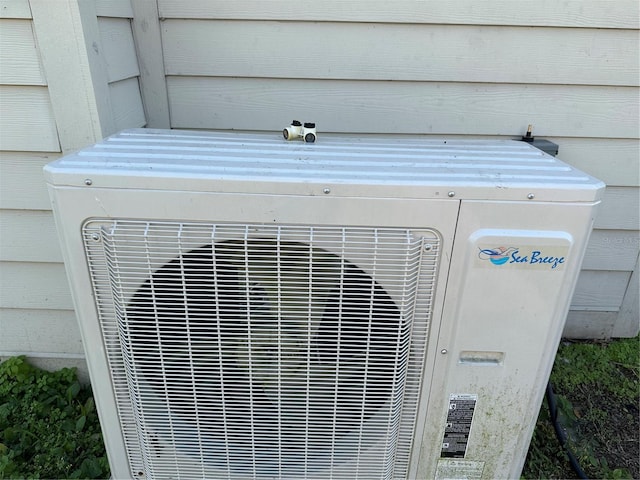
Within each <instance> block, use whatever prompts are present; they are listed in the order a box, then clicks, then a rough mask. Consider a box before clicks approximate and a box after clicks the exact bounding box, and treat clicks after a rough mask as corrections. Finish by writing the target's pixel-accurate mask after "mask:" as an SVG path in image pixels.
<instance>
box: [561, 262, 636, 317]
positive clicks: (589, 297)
mask: <svg viewBox="0 0 640 480" xmlns="http://www.w3.org/2000/svg"><path fill="white" fill-rule="evenodd" d="M630 278H631V272H614V271H605V270H599V271H595V270H582V271H581V272H580V276H579V277H578V284H577V285H576V291H575V293H574V295H573V298H572V300H571V310H574V311H576V310H591V311H602V312H617V311H618V310H619V309H620V305H621V304H622V299H623V297H624V294H625V291H626V289H627V285H628V284H629V279H630Z"/></svg>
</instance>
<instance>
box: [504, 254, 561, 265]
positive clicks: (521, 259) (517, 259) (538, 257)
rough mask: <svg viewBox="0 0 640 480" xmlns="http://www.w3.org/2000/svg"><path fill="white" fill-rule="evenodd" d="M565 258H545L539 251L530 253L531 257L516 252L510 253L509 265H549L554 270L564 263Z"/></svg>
mask: <svg viewBox="0 0 640 480" xmlns="http://www.w3.org/2000/svg"><path fill="white" fill-rule="evenodd" d="M564 258H565V257H545V256H543V255H542V252H540V251H539V250H534V251H533V252H531V256H527V255H522V256H521V255H520V251H519V250H516V251H515V252H512V253H511V260H510V261H509V263H528V264H530V265H533V264H535V263H539V264H548V265H551V268H556V267H557V266H558V265H560V264H561V263H564Z"/></svg>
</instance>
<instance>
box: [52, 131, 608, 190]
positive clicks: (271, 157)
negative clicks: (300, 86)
mask: <svg viewBox="0 0 640 480" xmlns="http://www.w3.org/2000/svg"><path fill="white" fill-rule="evenodd" d="M54 169H55V170H57V171H58V173H60V174H64V172H65V171H66V172H69V173H71V172H72V171H73V172H76V173H77V172H80V171H83V170H84V171H87V172H90V171H96V172H97V171H100V173H101V174H104V175H116V176H120V175H123V174H129V175H133V176H135V175H137V174H140V175H144V176H150V177H153V176H158V177H165V178H166V177H167V176H169V175H176V176H177V177H180V178H189V177H194V178H199V179H205V178H208V179H216V180H218V181H224V180H228V181H239V180H242V179H245V180H251V181H255V182H261V181H265V182H284V183H291V182H307V183H318V182H335V183H339V184H354V185H380V186H391V185H412V186H419V185H442V186H445V185H449V186H455V185H457V186H465V185H469V186H473V187H481V186H485V187H498V188H517V187H525V186H531V187H534V186H545V188H557V189H571V188H573V189H575V188H577V189H600V188H602V186H603V185H602V183H601V182H599V180H597V179H595V178H593V177H591V176H589V175H587V174H585V173H584V172H581V171H579V170H577V169H575V168H573V167H571V166H570V165H568V164H566V163H563V162H561V161H559V160H558V159H556V158H554V157H552V156H550V155H547V154H545V153H544V152H542V151H540V150H538V149H536V148H534V147H533V146H531V145H529V144H527V143H525V142H519V141H512V140H448V139H447V140H432V139H425V138H421V137H417V138H406V137H380V136H363V137H356V136H352V137H349V136H338V135H325V136H320V137H319V139H318V142H317V143H312V144H306V143H304V142H302V141H286V140H284V139H283V138H282V136H281V135H279V134H277V133H238V132H229V131H223V132H198V131H179V130H153V129H134V130H125V131H123V132H120V133H119V134H116V135H113V136H111V137H109V138H107V139H105V140H104V141H102V142H100V143H98V144H96V145H94V146H91V147H88V148H86V149H84V150H81V151H79V152H77V153H76V154H72V155H69V156H67V157H64V158H63V159H61V160H59V161H58V162H57V163H56V164H55V167H54Z"/></svg>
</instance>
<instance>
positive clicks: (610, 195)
mask: <svg viewBox="0 0 640 480" xmlns="http://www.w3.org/2000/svg"><path fill="white" fill-rule="evenodd" d="M639 210H640V188H638V187H608V188H607V190H606V192H605V195H604V198H603V200H602V205H600V208H599V210H598V214H597V217H596V221H595V228H600V229H612V230H635V231H638V226H639V225H640V212H639Z"/></svg>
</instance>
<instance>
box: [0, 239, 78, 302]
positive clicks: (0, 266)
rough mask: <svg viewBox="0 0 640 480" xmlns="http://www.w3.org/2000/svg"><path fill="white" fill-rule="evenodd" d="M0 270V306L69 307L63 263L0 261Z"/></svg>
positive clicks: (67, 286) (68, 293)
mask: <svg viewBox="0 0 640 480" xmlns="http://www.w3.org/2000/svg"><path fill="white" fill-rule="evenodd" d="M52 240H53V239H52ZM0 272H2V274H0V308H11V309H48V310H72V309H73V303H72V301H71V292H70V291H69V284H68V282H67V277H66V273H65V271H64V265H63V264H61V263H30V262H0Z"/></svg>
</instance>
